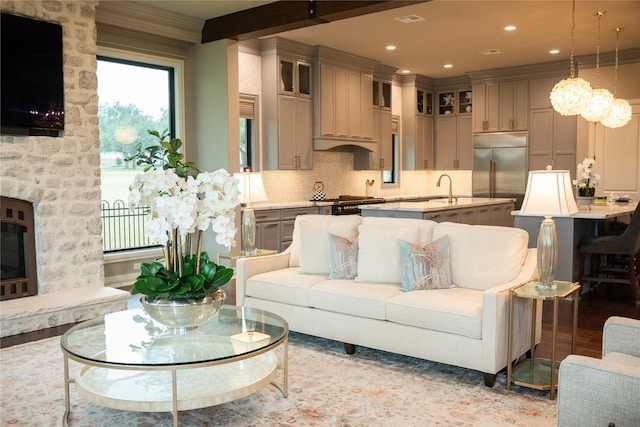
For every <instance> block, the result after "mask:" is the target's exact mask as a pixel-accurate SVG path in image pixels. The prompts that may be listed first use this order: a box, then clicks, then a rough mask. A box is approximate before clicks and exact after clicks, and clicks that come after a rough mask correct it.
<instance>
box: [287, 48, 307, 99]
mask: <svg viewBox="0 0 640 427" xmlns="http://www.w3.org/2000/svg"><path fill="white" fill-rule="evenodd" d="M280 93H281V94H282V95H294V96H303V97H307V98H308V97H311V65H310V64H308V63H307V62H303V61H296V60H290V59H284V58H280Z"/></svg>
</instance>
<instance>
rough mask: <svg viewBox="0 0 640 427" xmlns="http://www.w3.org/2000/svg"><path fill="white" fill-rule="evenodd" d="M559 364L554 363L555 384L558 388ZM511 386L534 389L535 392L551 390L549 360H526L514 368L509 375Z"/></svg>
mask: <svg viewBox="0 0 640 427" xmlns="http://www.w3.org/2000/svg"><path fill="white" fill-rule="evenodd" d="M559 367H560V362H556V384H555V386H556V387H557V386H558V368H559ZM511 381H512V383H513V384H516V385H519V386H524V387H529V388H535V389H537V390H550V389H551V360H549V359H527V360H525V361H523V362H522V363H521V364H520V365H518V366H516V367H515V368H514V371H513V373H512V374H511Z"/></svg>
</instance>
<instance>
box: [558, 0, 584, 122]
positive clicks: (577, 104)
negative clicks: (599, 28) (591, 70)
mask: <svg viewBox="0 0 640 427" xmlns="http://www.w3.org/2000/svg"><path fill="white" fill-rule="evenodd" d="M575 28H576V0H573V9H572V11H571V56H570V61H571V76H570V77H569V78H568V79H564V80H562V81H560V82H558V83H557V84H556V85H555V86H554V87H553V90H552V91H551V96H550V97H549V98H550V99H551V105H553V109H554V110H556V111H557V112H558V113H560V114H562V115H563V116H575V115H576V114H579V113H580V112H581V111H582V110H583V109H584V108H585V107H586V106H587V103H588V102H589V101H590V100H591V85H590V84H589V82H588V81H586V80H583V79H581V78H579V77H575V66H574V64H573V63H574V61H573V39H574V33H575Z"/></svg>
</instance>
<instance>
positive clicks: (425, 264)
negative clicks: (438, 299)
mask: <svg viewBox="0 0 640 427" xmlns="http://www.w3.org/2000/svg"><path fill="white" fill-rule="evenodd" d="M398 244H399V245H400V265H401V268H402V289H403V290H404V291H405V292H408V291H413V290H422V289H445V288H451V287H455V285H454V284H453V283H451V266H450V265H449V264H450V263H449V240H448V239H447V236H444V237H441V238H439V239H438V240H434V241H433V242H429V243H427V244H426V245H425V246H424V247H419V246H416V245H414V244H412V243H409V242H407V241H404V240H402V239H398Z"/></svg>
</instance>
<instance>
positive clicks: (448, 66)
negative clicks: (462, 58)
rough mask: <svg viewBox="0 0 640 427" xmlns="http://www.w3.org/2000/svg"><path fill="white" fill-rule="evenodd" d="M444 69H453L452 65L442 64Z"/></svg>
mask: <svg viewBox="0 0 640 427" xmlns="http://www.w3.org/2000/svg"><path fill="white" fill-rule="evenodd" d="M444 68H453V65H451V64H444Z"/></svg>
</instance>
